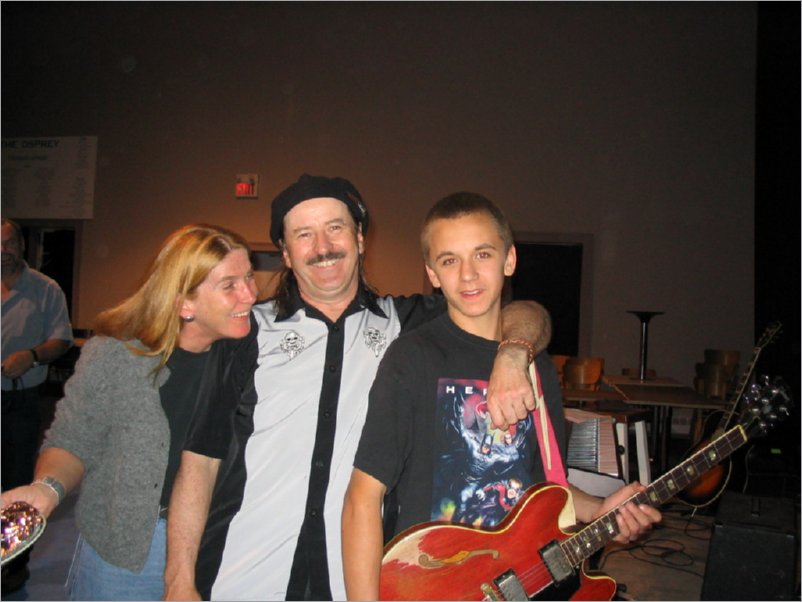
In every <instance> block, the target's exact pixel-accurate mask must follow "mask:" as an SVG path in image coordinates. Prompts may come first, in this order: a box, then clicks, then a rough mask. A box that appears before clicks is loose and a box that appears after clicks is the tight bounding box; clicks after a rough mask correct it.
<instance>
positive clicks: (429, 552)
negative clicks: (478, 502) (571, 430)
mask: <svg viewBox="0 0 802 602" xmlns="http://www.w3.org/2000/svg"><path fill="white" fill-rule="evenodd" d="M567 503H569V500H568V492H567V490H565V489H564V488H562V487H559V486H557V485H551V484H541V485H536V486H534V487H531V488H530V489H529V490H527V492H526V493H525V494H524V496H523V497H522V499H521V500H520V501H519V502H518V503H517V504H516V505H515V507H514V508H513V509H512V511H511V512H510V514H508V515H507V517H506V518H505V519H504V520H503V521H502V522H501V523H499V525H497V526H496V527H495V528H494V529H492V530H483V529H477V528H474V527H470V526H466V525H444V524H434V523H430V524H424V525H418V526H416V527H412V528H411V529H408V530H407V531H404V532H403V533H400V534H399V535H398V536H396V537H395V538H394V539H393V541H391V542H390V543H389V544H388V545H387V548H386V549H385V554H384V559H383V561H382V570H381V585H380V599H382V600H482V599H485V598H490V599H510V598H503V597H495V596H496V595H497V594H494V593H493V592H494V591H496V592H497V591H498V590H497V584H496V582H495V580H496V579H498V578H500V577H502V576H504V575H505V574H509V572H510V571H512V573H513V574H514V576H515V578H517V582H520V585H521V587H523V590H524V592H525V593H526V597H528V598H530V599H535V600H610V599H612V597H613V594H614V593H615V590H616V584H615V581H613V580H612V579H611V578H609V577H607V576H605V575H602V574H591V573H587V572H585V571H584V569H580V570H579V571H575V572H574V574H573V575H572V576H571V577H570V578H567V579H565V580H563V581H562V582H561V583H559V584H555V583H554V579H553V578H552V576H551V574H550V572H549V569H548V568H547V566H546V564H545V562H544V560H543V558H542V557H541V555H540V550H541V549H542V548H543V547H544V546H546V545H547V544H549V543H550V542H553V541H558V542H559V541H562V540H564V539H565V538H566V537H567V536H568V535H569V534H568V533H566V532H564V531H562V530H561V529H560V527H559V518H560V515H561V514H562V513H563V512H564V511H566V504H567ZM515 599H521V598H519V597H516V598H515Z"/></svg>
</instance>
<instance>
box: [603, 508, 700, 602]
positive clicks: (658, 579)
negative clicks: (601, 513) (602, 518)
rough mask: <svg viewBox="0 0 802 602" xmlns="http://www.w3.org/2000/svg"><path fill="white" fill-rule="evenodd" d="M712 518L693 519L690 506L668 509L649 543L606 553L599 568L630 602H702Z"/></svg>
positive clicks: (609, 549)
mask: <svg viewBox="0 0 802 602" xmlns="http://www.w3.org/2000/svg"><path fill="white" fill-rule="evenodd" d="M713 520H714V519H713V517H712V516H691V515H690V513H689V512H688V507H687V506H680V505H669V506H667V507H664V508H663V522H662V523H661V524H660V525H657V526H656V527H655V528H654V529H653V530H652V532H651V533H650V534H649V535H648V536H647V537H646V538H644V539H642V540H640V541H638V542H637V543H635V544H631V545H628V546H623V545H618V544H613V545H609V546H607V548H605V550H604V553H603V555H602V558H601V560H600V561H599V568H600V570H601V571H602V572H604V573H606V574H607V575H609V576H610V577H612V578H613V579H615V580H616V582H617V583H618V584H619V597H620V598H623V599H630V600H701V599H702V598H701V593H702V584H703V582H704V576H705V565H706V562H707V553H708V547H709V544H710V537H711V534H712V528H713Z"/></svg>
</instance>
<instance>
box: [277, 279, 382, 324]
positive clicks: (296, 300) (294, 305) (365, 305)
mask: <svg viewBox="0 0 802 602" xmlns="http://www.w3.org/2000/svg"><path fill="white" fill-rule="evenodd" d="M376 298H377V297H376V293H374V292H373V291H370V290H368V289H367V288H365V286H364V285H363V284H362V282H361V281H360V283H359V288H358V289H357V292H356V297H354V299H353V300H352V301H351V303H350V304H349V305H348V307H347V308H346V309H345V311H344V312H343V315H342V316H340V319H341V320H342V319H343V318H346V317H347V316H350V315H351V314H355V313H357V312H359V311H362V310H363V309H368V310H369V311H371V312H373V313H374V314H376V315H377V316H380V317H382V318H387V314H385V313H384V310H382V308H381V307H379V304H378V303H377V302H376ZM299 309H306V313H307V315H308V316H310V317H315V318H318V319H320V320H323V321H324V322H329V319H328V318H326V317H325V316H324V315H323V314H322V313H321V312H320V311H319V310H318V309H316V308H315V307H313V306H312V305H309V304H308V303H307V302H306V301H304V300H303V299H302V298H301V293H300V292H299V291H298V283H297V282H295V281H294V280H293V282H292V283H291V285H290V303H289V307H288V308H287V311H284V312H281V313H279V314H278V315H276V322H281V321H282V320H286V319H288V318H290V317H292V316H293V315H295V313H296V312H297V311H298V310H299Z"/></svg>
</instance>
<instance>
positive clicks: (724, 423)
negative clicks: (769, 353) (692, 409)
mask: <svg viewBox="0 0 802 602" xmlns="http://www.w3.org/2000/svg"><path fill="white" fill-rule="evenodd" d="M781 328H782V324H781V323H780V322H772V323H771V324H769V325H768V326H767V327H766V330H765V331H764V332H763V335H762V336H761V337H760V340H759V341H758V342H757V345H755V348H754V349H753V351H752V359H750V360H749V364H747V366H746V369H745V370H744V372H743V374H742V375H741V380H740V381H739V382H738V386H737V387H736V389H735V393H734V394H733V396H732V397H731V398H730V400H729V405H730V409H729V410H725V412H724V413H723V414H722V416H721V420H719V423H718V428H717V429H716V430H715V431H714V432H715V433H723V432H724V431H725V430H727V427H728V426H729V424H730V421H731V420H732V418H733V416H735V411H736V409H737V408H738V402H739V401H741V398H742V397H743V396H744V392H745V391H746V385H748V384H749V379H750V378H752V373H753V372H754V371H755V366H756V365H757V360H758V358H759V357H760V353H761V352H762V351H763V348H764V347H765V346H766V345H768V344H769V343H771V341H772V339H774V337H776V336H777V335H778V334H779V332H780V329H781Z"/></svg>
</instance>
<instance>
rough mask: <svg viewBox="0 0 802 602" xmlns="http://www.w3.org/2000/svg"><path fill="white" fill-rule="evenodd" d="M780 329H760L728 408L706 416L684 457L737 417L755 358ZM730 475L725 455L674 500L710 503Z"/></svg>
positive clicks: (698, 504)
mask: <svg viewBox="0 0 802 602" xmlns="http://www.w3.org/2000/svg"><path fill="white" fill-rule="evenodd" d="M781 329H782V324H781V323H780V322H772V323H771V324H769V325H768V326H767V327H766V330H765V331H764V332H763V335H762V336H761V337H760V340H759V341H758V342H757V344H756V345H755V347H754V350H753V352H752V359H751V360H749V364H748V365H747V367H746V369H745V370H744V372H743V374H742V375H741V379H740V381H739V382H738V386H737V387H736V389H735V393H734V394H733V395H732V397H731V398H730V401H729V402H728V405H729V409H725V410H722V411H721V412H720V414H719V412H718V411H717V412H714V413H712V414H710V416H708V418H707V420H706V421H705V426H704V428H703V429H702V435H701V437H700V438H699V439H698V440H697V441H696V442H694V443H693V445H691V447H690V449H689V450H688V452H686V454H685V455H684V456H683V459H685V458H686V457H687V456H689V455H690V454H693V453H694V452H695V451H696V450H698V449H700V448H702V447H704V446H705V445H706V444H707V443H708V442H709V441H711V440H712V439H713V438H715V437H718V436H719V435H720V434H721V433H723V432H724V431H726V430H727V428H728V427H729V426H730V424H731V422H732V421H733V419H734V418H735V417H736V412H737V409H738V402H739V401H740V400H741V397H743V394H744V392H745V391H746V387H747V385H748V383H749V379H751V378H752V373H753V372H754V370H755V364H757V360H758V358H759V357H760V353H761V351H763V349H764V348H765V347H766V346H767V345H768V344H769V343H771V342H772V341H773V340H774V339H775V338H776V337H777V335H779V334H780V330H781ZM716 416H719V421H718V424H717V425H716V426H715V428H711V426H712V425H713V424H715V417H716ZM731 475H732V458H727V459H726V460H724V461H723V462H722V463H721V464H719V465H717V466H715V467H713V468H712V469H711V470H710V471H708V472H706V473H705V474H703V475H702V476H701V477H699V478H698V479H697V480H696V481H694V482H693V483H691V484H690V485H689V486H688V487H687V488H685V489H684V490H683V491H682V492H680V494H679V495H678V496H677V499H678V500H679V501H681V502H682V503H684V504H687V505H688V506H693V507H694V508H704V507H705V506H708V505H710V504H712V503H713V502H714V501H716V500H717V499H718V498H719V496H721V494H722V493H724V489H725V488H726V487H727V484H728V483H729V481H730V476H731Z"/></svg>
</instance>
